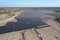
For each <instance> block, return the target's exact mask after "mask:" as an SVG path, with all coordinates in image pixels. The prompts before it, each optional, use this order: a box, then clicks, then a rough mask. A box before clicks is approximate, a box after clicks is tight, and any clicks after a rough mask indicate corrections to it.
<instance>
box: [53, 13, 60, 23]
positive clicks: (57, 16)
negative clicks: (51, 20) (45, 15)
mask: <svg viewBox="0 0 60 40" xmlns="http://www.w3.org/2000/svg"><path fill="white" fill-rule="evenodd" d="M52 15H53V16H56V19H55V20H57V21H58V22H60V12H54V13H52Z"/></svg>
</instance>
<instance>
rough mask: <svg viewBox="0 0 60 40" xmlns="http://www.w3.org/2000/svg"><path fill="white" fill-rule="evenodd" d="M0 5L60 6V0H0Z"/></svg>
mask: <svg viewBox="0 0 60 40" xmlns="http://www.w3.org/2000/svg"><path fill="white" fill-rule="evenodd" d="M0 5H1V6H0V7H60V0H1V1H0Z"/></svg>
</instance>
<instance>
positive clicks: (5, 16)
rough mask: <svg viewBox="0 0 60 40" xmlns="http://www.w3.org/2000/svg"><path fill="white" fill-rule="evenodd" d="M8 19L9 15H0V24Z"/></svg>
mask: <svg viewBox="0 0 60 40" xmlns="http://www.w3.org/2000/svg"><path fill="white" fill-rule="evenodd" d="M8 18H9V14H0V22H1V21H4V20H6V19H8Z"/></svg>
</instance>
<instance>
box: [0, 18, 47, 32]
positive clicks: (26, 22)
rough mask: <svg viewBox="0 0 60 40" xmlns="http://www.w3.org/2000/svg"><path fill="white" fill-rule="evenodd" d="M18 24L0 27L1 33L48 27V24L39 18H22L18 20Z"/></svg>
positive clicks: (12, 23)
mask: <svg viewBox="0 0 60 40" xmlns="http://www.w3.org/2000/svg"><path fill="white" fill-rule="evenodd" d="M17 20H18V21H17V22H15V23H14V22H9V23H7V24H6V25H5V26H1V27H0V33H6V32H12V31H18V30H24V29H31V28H36V27H38V26H42V25H46V23H44V22H42V20H40V19H39V18H21V19H17Z"/></svg>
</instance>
